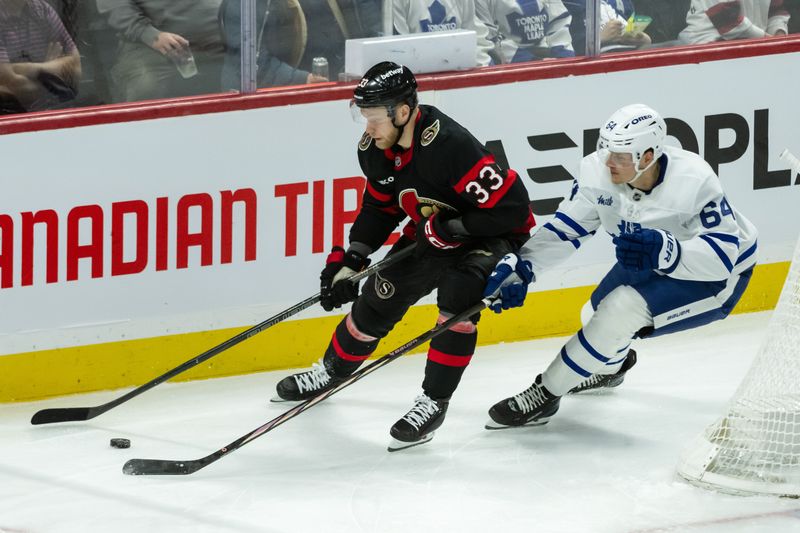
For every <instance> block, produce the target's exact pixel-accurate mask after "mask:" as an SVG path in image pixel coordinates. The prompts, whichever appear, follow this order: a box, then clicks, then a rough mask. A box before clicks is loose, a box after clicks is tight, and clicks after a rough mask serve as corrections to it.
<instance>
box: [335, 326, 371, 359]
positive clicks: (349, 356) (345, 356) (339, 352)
mask: <svg viewBox="0 0 800 533" xmlns="http://www.w3.org/2000/svg"><path fill="white" fill-rule="evenodd" d="M331 344H332V345H333V349H334V351H335V352H336V355H338V356H339V357H341V358H342V359H344V360H345V361H363V360H364V359H366V358H367V357H369V356H370V354H367V355H353V354H349V353H347V352H345V351H344V350H343V349H342V347H341V346H340V345H339V341H338V340H337V339H336V333H335V332H334V334H333V337H332V338H331Z"/></svg>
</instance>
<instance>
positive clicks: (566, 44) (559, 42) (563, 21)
mask: <svg viewBox="0 0 800 533" xmlns="http://www.w3.org/2000/svg"><path fill="white" fill-rule="evenodd" d="M546 5H547V11H548V20H549V23H548V25H547V34H546V35H545V40H546V42H547V48H548V49H549V51H550V57H574V56H575V50H574V49H573V48H572V35H571V34H570V32H569V26H570V23H571V22H572V15H570V13H569V11H567V8H566V7H564V4H563V3H562V2H561V1H560V0H559V1H554V2H548V3H547V4H546Z"/></svg>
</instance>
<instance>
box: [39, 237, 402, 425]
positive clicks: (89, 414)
mask: <svg viewBox="0 0 800 533" xmlns="http://www.w3.org/2000/svg"><path fill="white" fill-rule="evenodd" d="M415 246H416V244H410V245H408V246H406V247H405V248H403V249H402V250H400V251H399V252H396V253H393V254H392V255H389V256H387V257H386V258H385V259H384V260H383V261H379V262H378V263H375V264H374V265H372V266H371V267H368V268H366V269H364V270H362V271H361V272H358V273H356V274H354V275H353V276H352V277H351V278H350V280H351V281H361V280H362V279H364V278H366V277H368V276H370V275H371V274H374V273H375V272H378V271H380V270H383V269H384V268H386V267H387V266H389V265H391V264H394V263H397V262H398V261H400V260H401V259H404V258H406V257H408V256H409V255H410V254H411V252H412V251H413V250H414V247H415ZM319 300H320V294H319V293H317V294H315V295H314V296H311V297H309V298H306V299H305V300H303V301H302V302H300V303H298V304H295V305H293V306H292V307H290V308H289V309H286V310H285V311H282V312H280V313H278V314H277V315H275V316H273V317H271V318H268V319H266V320H265V321H263V322H261V323H259V324H256V325H255V326H253V327H252V328H250V329H247V330H245V331H243V332H241V333H239V334H237V335H235V336H234V337H231V338H230V339H228V340H226V341H225V342H223V343H221V344H218V345H217V346H214V347H213V348H211V349H209V350H207V351H205V352H203V353H201V354H200V355H198V356H197V357H194V358H192V359H189V360H188V361H186V362H185V363H183V364H181V365H180V366H178V367H175V368H173V369H172V370H170V371H169V372H167V373H165V374H162V375H160V376H158V377H157V378H155V379H153V380H151V381H148V382H147V383H145V384H144V385H141V386H139V387H137V388H135V389H133V390H132V391H130V392H127V393H125V394H123V395H122V396H120V397H119V398H117V399H116V400H112V401H110V402H108V403H104V404H102V405H97V406H94V407H60V408H53V409H42V410H41V411H39V412H37V413H35V414H34V415H33V417H32V418H31V424H34V425H38V424H52V423H54V422H74V421H83V420H89V419H91V418H94V417H96V416H98V415H101V414H103V413H105V412H106V411H108V410H110V409H113V408H114V407H116V406H118V405H120V404H123V403H125V402H127V401H128V400H130V399H131V398H135V397H136V396H139V395H140V394H142V393H143V392H146V391H148V390H150V389H152V388H153V387H155V386H156V385H159V384H161V383H164V382H165V381H167V380H168V379H171V378H173V377H175V376H177V375H178V374H180V373H182V372H185V371H186V370H189V369H190V368H192V367H195V366H197V365H199V364H200V363H202V362H204V361H208V360H209V359H211V358H212V357H214V356H215V355H218V354H220V353H222V352H224V351H225V350H227V349H228V348H232V347H233V346H236V345H237V344H239V343H240V342H242V341H244V340H247V339H249V338H250V337H252V336H254V335H257V334H259V333H261V332H262V331H264V330H265V329H267V328H270V327H272V326H274V325H275V324H277V323H279V322H283V321H284V320H286V319H287V318H289V317H291V316H294V315H296V314H297V313H299V312H300V311H303V310H304V309H308V308H309V307H311V306H312V305H314V304H316V303H317V302H319Z"/></svg>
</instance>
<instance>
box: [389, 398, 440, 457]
mask: <svg viewBox="0 0 800 533" xmlns="http://www.w3.org/2000/svg"><path fill="white" fill-rule="evenodd" d="M448 403H449V402H448V400H433V399H431V398H429V397H428V396H427V395H426V394H420V395H419V396H417V397H416V398H415V399H414V407H412V408H411V410H410V411H409V412H407V413H406V414H405V416H403V418H401V419H400V420H398V421H397V422H395V423H394V425H393V426H392V429H391V430H390V431H389V434H390V435H391V436H392V437H393V438H392V442H390V443H389V451H390V452H396V451H397V450H403V449H405V448H410V447H412V446H418V445H420V444H425V443H426V442H428V441H429V440H431V439H432V438H433V432H434V430H435V429H437V428H438V427H439V426H441V425H442V422H444V415H445V414H446V413H447V405H448Z"/></svg>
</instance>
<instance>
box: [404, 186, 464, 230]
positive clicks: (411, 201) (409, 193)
mask: <svg viewBox="0 0 800 533" xmlns="http://www.w3.org/2000/svg"><path fill="white" fill-rule="evenodd" d="M397 200H398V203H399V204H400V207H402V208H403V211H405V212H406V214H407V215H408V216H410V217H411V220H413V221H414V222H419V220H420V219H422V218H425V217H429V216H431V215H432V214H434V213H438V212H439V211H452V212H454V213H457V212H458V211H457V210H456V209H455V208H454V207H452V206H449V205H447V204H446V203H444V202H440V201H439V200H432V199H430V198H424V197H420V196H417V191H415V190H414V189H403V190H402V191H400V194H399V195H398V197H397Z"/></svg>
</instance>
